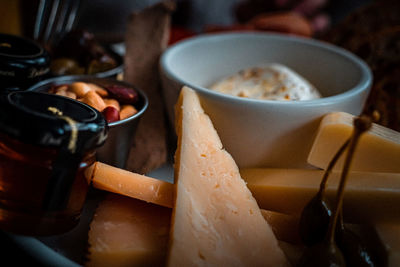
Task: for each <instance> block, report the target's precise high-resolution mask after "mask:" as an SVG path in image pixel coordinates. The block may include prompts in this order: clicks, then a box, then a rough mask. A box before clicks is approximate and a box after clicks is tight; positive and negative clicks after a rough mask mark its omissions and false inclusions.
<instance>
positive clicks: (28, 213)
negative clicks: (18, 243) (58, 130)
mask: <svg viewBox="0 0 400 267" xmlns="http://www.w3.org/2000/svg"><path fill="white" fill-rule="evenodd" d="M56 156H57V151H56V150H55V149H49V148H43V147H38V146H33V145H28V144H25V143H21V142H19V141H17V140H14V139H12V138H10V137H8V136H5V135H2V134H0V229H3V230H6V231H10V232H14V233H18V234H25V235H52V234H59V233H63V232H66V231H68V230H70V229H72V228H73V227H74V226H76V225H77V223H78V222H79V218H80V214H81V211H82V207H83V204H84V202H85V198H86V194H87V191H88V183H87V182H86V179H85V177H84V174H83V172H84V170H85V168H86V167H87V166H89V165H90V164H92V163H93V162H94V160H95V157H94V152H91V153H88V154H87V155H86V156H85V158H84V160H83V161H82V163H81V165H80V167H79V169H78V171H77V174H76V176H75V177H72V178H71V179H74V181H73V185H72V188H71V193H70V195H69V199H68V202H67V205H66V207H65V209H62V210H57V211H47V210H45V209H44V207H43V200H44V196H45V193H46V189H47V188H48V183H49V180H50V177H51V171H52V163H53V161H54V160H55V158H56Z"/></svg>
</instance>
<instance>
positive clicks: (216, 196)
mask: <svg viewBox="0 0 400 267" xmlns="http://www.w3.org/2000/svg"><path fill="white" fill-rule="evenodd" d="M176 118H177V120H178V121H177V122H178V123H177V125H178V127H177V134H178V150H177V152H176V155H175V157H176V162H175V168H176V169H175V175H176V176H175V182H176V200H175V206H174V208H173V214H172V223H171V234H170V241H169V242H170V244H169V254H168V261H167V263H168V264H167V265H168V266H287V264H288V262H287V260H286V257H285V256H284V254H283V252H282V250H281V249H280V247H279V246H278V243H277V240H276V238H275V236H274V234H273V232H272V230H271V227H270V226H269V225H268V223H267V222H266V221H265V220H264V218H263V217H262V214H261V212H260V209H259V207H258V205H257V203H256V201H255V199H254V198H253V197H252V195H251V193H250V191H249V190H248V188H247V187H246V185H245V183H244V181H243V180H242V179H241V177H240V174H239V170H238V167H237V166H236V164H235V162H234V160H233V158H232V157H231V156H230V155H229V153H228V152H226V151H225V150H224V149H223V147H222V144H221V141H220V139H219V137H218V134H217V132H216V131H215V129H214V127H213V125H212V122H211V120H210V119H209V117H208V116H207V115H206V114H205V113H204V111H203V109H202V108H201V106H200V102H199V99H198V97H197V95H196V93H195V92H194V91H193V90H191V89H189V88H187V87H184V88H183V89H182V91H181V95H180V99H179V101H178V104H177V116H176Z"/></svg>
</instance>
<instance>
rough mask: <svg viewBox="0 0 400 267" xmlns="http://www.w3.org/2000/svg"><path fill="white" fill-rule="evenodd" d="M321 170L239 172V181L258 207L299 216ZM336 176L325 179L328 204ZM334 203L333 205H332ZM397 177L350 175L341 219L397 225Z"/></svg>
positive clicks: (399, 200)
mask: <svg viewBox="0 0 400 267" xmlns="http://www.w3.org/2000/svg"><path fill="white" fill-rule="evenodd" d="M323 172H324V171H322V170H306V169H241V170H240V173H241V175H242V178H243V179H244V180H245V181H246V182H247V186H248V187H249V189H250V191H251V192H252V194H253V196H254V197H255V199H256V200H257V202H258V204H259V205H260V207H262V208H263V209H267V210H273V211H279V212H282V213H287V214H300V213H301V211H302V210H303V208H304V206H305V205H306V204H307V203H308V201H309V200H310V199H311V198H312V197H313V196H315V194H316V193H317V191H318V189H319V184H320V181H321V178H322V175H323ZM339 179H340V173H338V172H333V173H332V174H331V176H330V177H329V180H328V184H327V188H326V192H327V197H328V199H330V200H331V201H332V202H333V201H334V200H335V198H336V189H337V187H338V182H339ZM333 203H334V202H333ZM399 203H400V173H368V172H350V173H349V179H348V182H347V185H346V190H345V194H344V206H343V211H344V216H345V219H346V221H349V222H361V223H362V222H365V221H368V222H378V221H398V222H399V221H400V205H399Z"/></svg>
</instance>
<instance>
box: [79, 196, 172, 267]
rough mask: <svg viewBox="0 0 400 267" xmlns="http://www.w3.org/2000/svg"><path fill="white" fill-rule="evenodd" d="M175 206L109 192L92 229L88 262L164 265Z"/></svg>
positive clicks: (92, 224)
mask: <svg viewBox="0 0 400 267" xmlns="http://www.w3.org/2000/svg"><path fill="white" fill-rule="evenodd" d="M170 215H171V210H170V209H168V208H163V207H160V206H157V205H153V204H148V203H145V202H143V201H140V200H136V199H132V198H128V197H124V196H119V195H115V194H109V195H108V196H107V198H106V199H105V200H104V201H102V202H101V203H100V204H99V207H98V208H97V210H96V213H95V215H94V219H93V221H92V222H91V224H90V230H89V249H88V250H89V252H88V262H87V263H86V266H93V267H101V266H105V267H108V266H162V265H164V264H165V257H166V251H167V243H168V234H169V225H170Z"/></svg>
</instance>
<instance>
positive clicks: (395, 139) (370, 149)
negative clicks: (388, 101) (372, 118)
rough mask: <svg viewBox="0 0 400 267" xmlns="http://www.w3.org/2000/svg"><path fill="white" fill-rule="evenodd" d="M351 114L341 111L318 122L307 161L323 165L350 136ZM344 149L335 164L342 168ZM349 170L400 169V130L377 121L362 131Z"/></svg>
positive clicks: (386, 170) (380, 170)
mask: <svg viewBox="0 0 400 267" xmlns="http://www.w3.org/2000/svg"><path fill="white" fill-rule="evenodd" d="M353 118H354V116H353V115H351V114H348V113H344V112H335V113H330V114H328V115H326V116H325V117H324V118H323V119H322V121H321V124H320V126H319V129H318V132H317V135H316V137H315V140H314V143H313V146H312V147H311V151H310V154H309V156H308V163H309V164H311V165H313V166H315V167H318V168H322V169H326V168H327V166H328V164H329V162H330V161H331V159H332V158H333V156H334V155H335V154H336V152H337V151H338V150H339V148H340V147H341V146H342V144H343V143H344V142H345V141H346V140H347V139H348V138H349V137H350V136H351V133H352V130H353ZM345 155H346V153H344V154H343V155H342V156H341V158H340V159H339V161H338V163H337V164H336V165H335V168H334V169H335V170H342V168H343V161H344V158H345ZM351 170H352V171H370V172H400V133H399V132H396V131H394V130H391V129H389V128H385V127H383V126H380V125H378V124H373V126H372V128H371V129H370V130H369V131H368V132H367V133H365V134H363V135H362V136H361V138H360V141H359V143H358V146H357V149H356V152H355V154H354V158H353V161H352V165H351Z"/></svg>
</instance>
